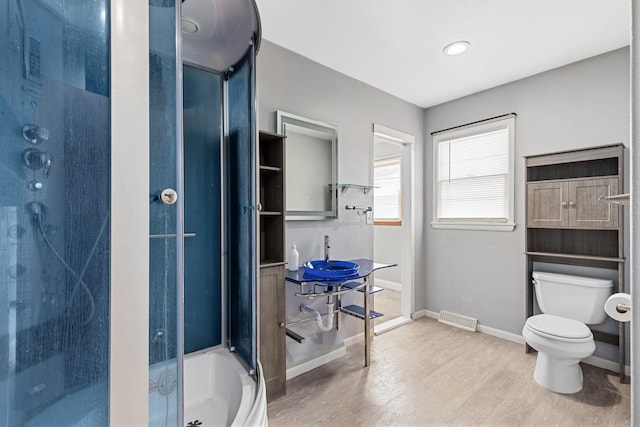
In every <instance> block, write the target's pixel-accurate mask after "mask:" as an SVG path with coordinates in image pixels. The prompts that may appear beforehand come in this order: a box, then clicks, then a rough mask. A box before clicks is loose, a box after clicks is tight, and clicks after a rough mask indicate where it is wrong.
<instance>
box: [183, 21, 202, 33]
mask: <svg viewBox="0 0 640 427" xmlns="http://www.w3.org/2000/svg"><path fill="white" fill-rule="evenodd" d="M182 32H183V33H189V34H194V33H197V32H198V24H196V23H195V22H193V21H190V20H188V19H183V20H182Z"/></svg>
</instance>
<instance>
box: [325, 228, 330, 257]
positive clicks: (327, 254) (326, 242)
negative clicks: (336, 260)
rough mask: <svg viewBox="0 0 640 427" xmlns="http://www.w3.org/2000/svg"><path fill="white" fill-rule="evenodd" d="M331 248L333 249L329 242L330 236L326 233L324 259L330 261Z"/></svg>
mask: <svg viewBox="0 0 640 427" xmlns="http://www.w3.org/2000/svg"><path fill="white" fill-rule="evenodd" d="M329 249H331V244H330V243H329V236H328V235H326V234H325V235H324V260H325V261H326V262H329Z"/></svg>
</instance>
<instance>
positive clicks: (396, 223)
mask: <svg viewBox="0 0 640 427" xmlns="http://www.w3.org/2000/svg"><path fill="white" fill-rule="evenodd" d="M373 225H391V226H395V227H400V226H402V220H400V219H374V220H373Z"/></svg>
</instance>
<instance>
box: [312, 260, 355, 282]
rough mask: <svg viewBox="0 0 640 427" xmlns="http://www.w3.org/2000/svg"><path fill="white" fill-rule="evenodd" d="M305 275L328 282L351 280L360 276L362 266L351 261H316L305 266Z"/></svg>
mask: <svg viewBox="0 0 640 427" xmlns="http://www.w3.org/2000/svg"><path fill="white" fill-rule="evenodd" d="M303 267H304V272H305V275H307V276H311V277H316V278H318V279H326V280H340V279H349V278H352V277H354V276H357V275H358V269H359V268H360V266H359V265H358V264H356V263H355V262H351V261H336V260H329V261H324V260H314V261H307V262H305V263H304V264H303Z"/></svg>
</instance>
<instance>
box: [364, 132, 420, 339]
mask: <svg viewBox="0 0 640 427" xmlns="http://www.w3.org/2000/svg"><path fill="white" fill-rule="evenodd" d="M373 138H374V139H373V142H375V141H381V142H384V143H388V144H393V145H397V146H400V147H402V150H401V153H400V155H401V159H402V160H401V166H402V177H401V188H402V195H403V197H402V207H401V212H402V213H401V219H402V226H401V235H402V238H401V247H400V285H401V292H400V313H401V316H400V317H397V318H395V319H391V320H389V321H387V322H384V323H381V324H380V325H376V326H375V327H374V333H375V334H376V335H378V334H381V333H383V332H386V331H389V330H391V329H395V328H397V327H399V326H402V325H404V324H406V323H409V322H411V318H412V315H413V313H414V311H415V298H414V294H415V292H414V283H415V277H414V259H415V232H414V230H415V200H416V198H415V136H413V135H411V134H408V133H405V132H401V131H398V130H395V129H392V128H388V127H386V126H382V125H379V124H377V123H374V124H373ZM372 150H373V144H372ZM372 157H373V156H372ZM372 164H373V161H372ZM372 173H373V172H372ZM407 196H408V197H407ZM374 227H375V226H374Z"/></svg>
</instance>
